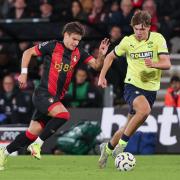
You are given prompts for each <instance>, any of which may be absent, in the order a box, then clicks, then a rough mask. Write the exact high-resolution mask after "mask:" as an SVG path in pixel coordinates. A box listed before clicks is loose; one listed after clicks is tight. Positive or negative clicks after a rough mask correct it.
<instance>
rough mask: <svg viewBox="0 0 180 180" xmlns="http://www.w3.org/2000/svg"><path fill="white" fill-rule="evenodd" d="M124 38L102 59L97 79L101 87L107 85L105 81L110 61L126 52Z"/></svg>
mask: <svg viewBox="0 0 180 180" xmlns="http://www.w3.org/2000/svg"><path fill="white" fill-rule="evenodd" d="M126 38H127V37H124V38H123V39H122V40H121V42H120V43H119V44H118V45H117V46H116V47H115V49H114V50H113V51H111V52H110V53H109V54H108V55H107V56H106V58H105V60H104V65H103V68H102V70H101V73H100V76H99V81H98V85H99V86H101V87H102V88H105V87H106V86H107V81H106V78H105V76H106V73H107V71H108V69H109V68H110V66H111V64H112V62H113V61H114V60H115V59H116V58H117V57H120V56H122V55H124V54H125V53H126V49H127V48H126V42H127V41H126Z"/></svg>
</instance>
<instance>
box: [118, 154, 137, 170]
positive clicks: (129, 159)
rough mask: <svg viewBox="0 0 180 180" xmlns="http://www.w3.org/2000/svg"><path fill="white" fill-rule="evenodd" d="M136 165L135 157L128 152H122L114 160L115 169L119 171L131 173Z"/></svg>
mask: <svg viewBox="0 0 180 180" xmlns="http://www.w3.org/2000/svg"><path fill="white" fill-rule="evenodd" d="M135 165H136V159H135V157H134V156H133V155H132V154H131V153H129V152H122V153H120V154H118V155H117V156H116V158H115V167H116V168H117V169H118V170H119V171H131V170H133V169H134V167H135Z"/></svg>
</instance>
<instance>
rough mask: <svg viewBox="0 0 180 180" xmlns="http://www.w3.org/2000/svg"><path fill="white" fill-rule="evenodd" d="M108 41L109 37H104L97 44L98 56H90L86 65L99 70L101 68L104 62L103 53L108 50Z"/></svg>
mask: <svg viewBox="0 0 180 180" xmlns="http://www.w3.org/2000/svg"><path fill="white" fill-rule="evenodd" d="M109 45H110V43H109V39H107V38H104V39H103V40H102V41H101V44H100V46H99V53H98V57H97V59H95V58H92V59H91V60H90V61H89V62H88V65H90V66H91V67H92V68H93V69H95V70H97V71H99V70H101V68H102V66H103V62H104V58H105V55H106V53H107V51H108V47H109Z"/></svg>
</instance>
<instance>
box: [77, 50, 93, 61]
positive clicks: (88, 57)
mask: <svg viewBox="0 0 180 180" xmlns="http://www.w3.org/2000/svg"><path fill="white" fill-rule="evenodd" d="M80 55H81V56H80V62H81V63H84V64H87V63H88V62H89V61H91V60H92V59H93V58H94V57H93V56H91V55H90V54H89V53H88V52H86V51H85V50H84V49H80Z"/></svg>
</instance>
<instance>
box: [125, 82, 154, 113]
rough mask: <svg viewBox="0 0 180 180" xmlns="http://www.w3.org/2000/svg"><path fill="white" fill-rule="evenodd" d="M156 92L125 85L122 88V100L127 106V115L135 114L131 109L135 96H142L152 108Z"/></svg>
mask: <svg viewBox="0 0 180 180" xmlns="http://www.w3.org/2000/svg"><path fill="white" fill-rule="evenodd" d="M156 94H157V91H147V90H144V89H141V88H138V87H136V86H134V85H132V84H125V87H124V99H125V101H126V103H127V104H128V105H129V113H130V114H135V111H134V109H133V101H134V99H135V98H136V97H137V96H140V95H143V96H145V97H146V99H147V101H148V102H149V105H150V107H151V108H152V106H153V104H154V102H155V100H156Z"/></svg>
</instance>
